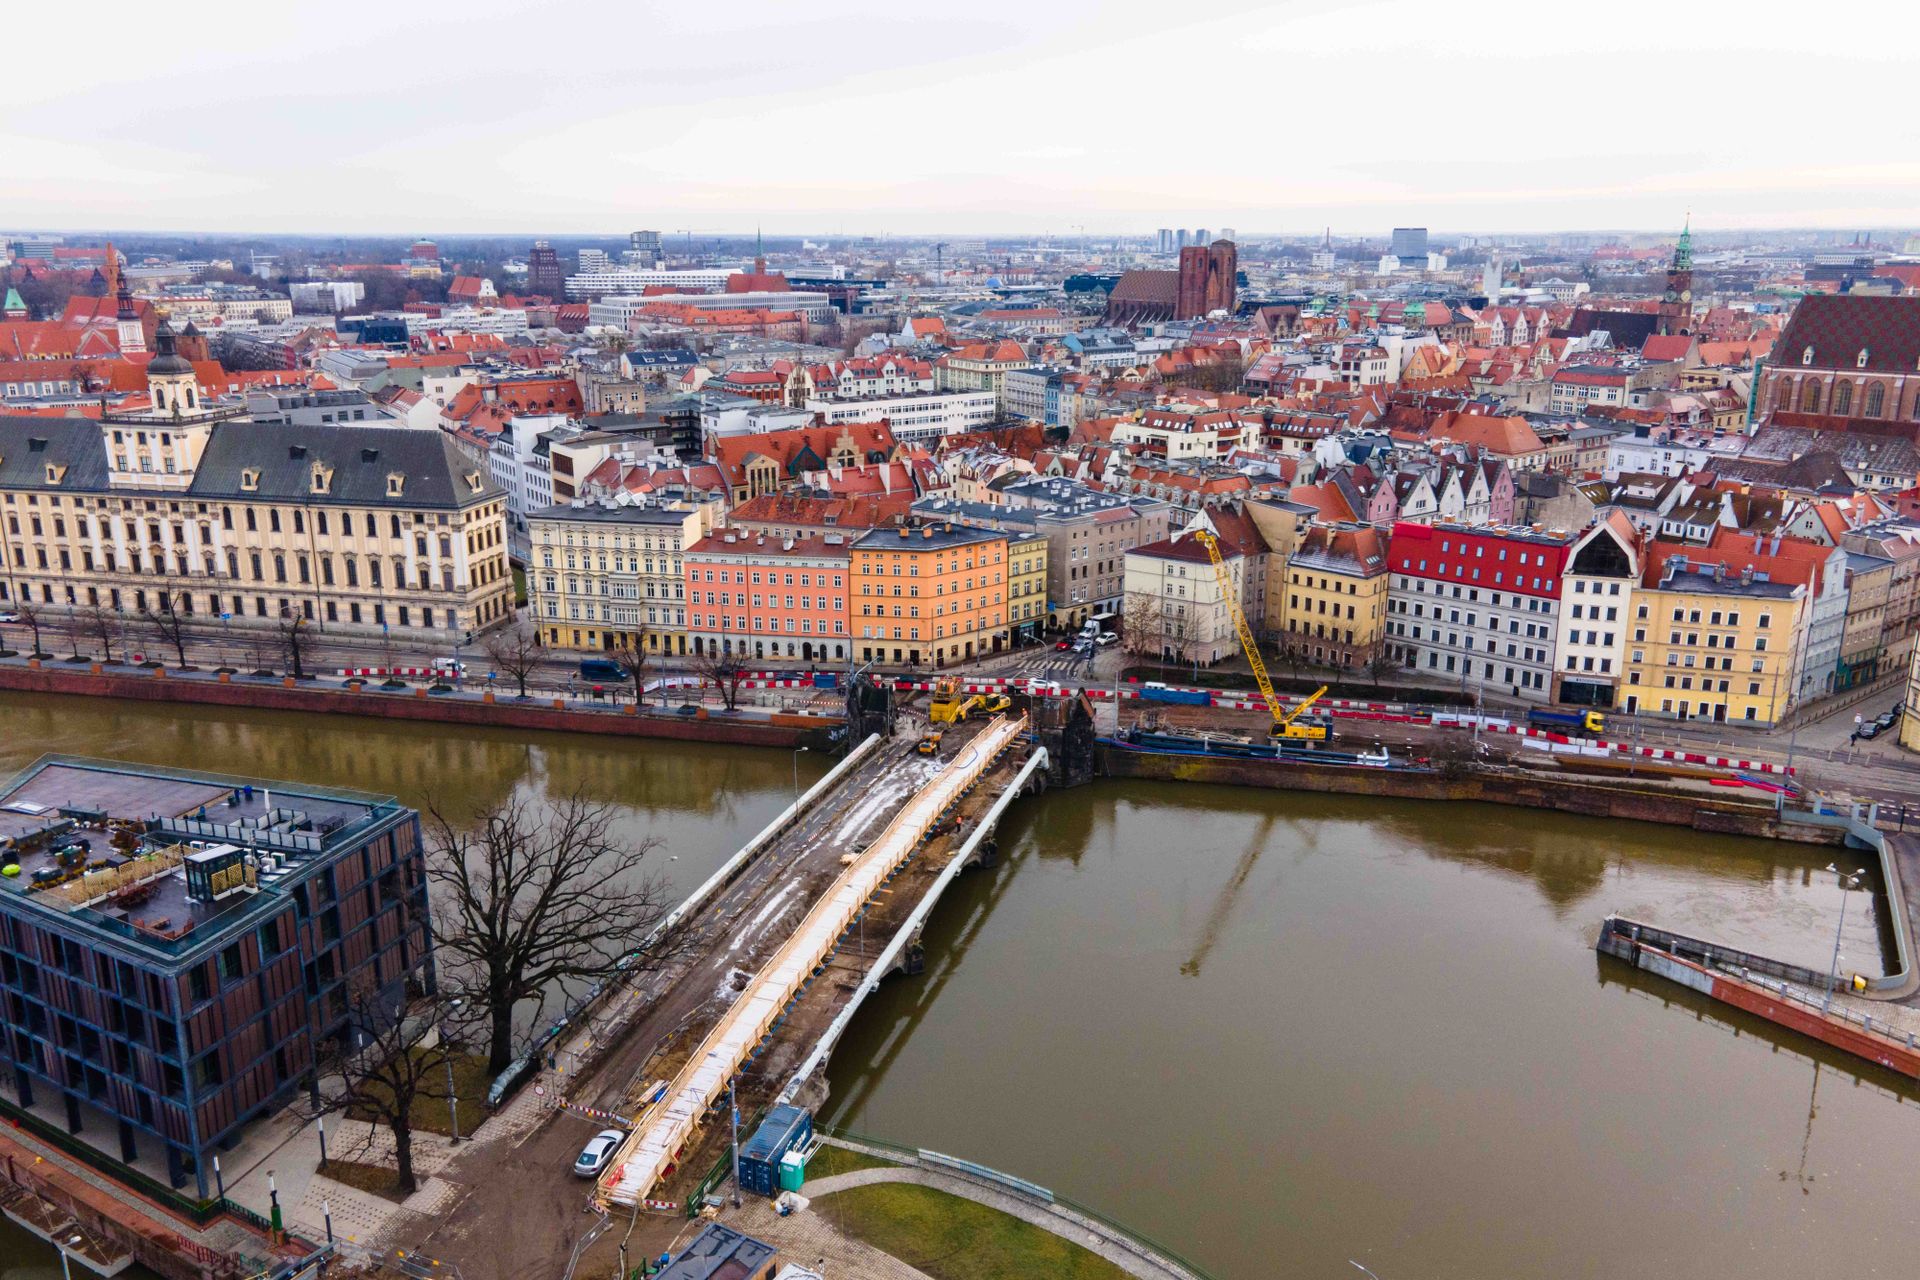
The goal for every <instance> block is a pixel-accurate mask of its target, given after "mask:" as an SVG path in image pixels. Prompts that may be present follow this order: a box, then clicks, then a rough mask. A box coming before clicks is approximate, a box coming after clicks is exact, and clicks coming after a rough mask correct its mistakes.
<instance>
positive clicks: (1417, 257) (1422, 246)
mask: <svg viewBox="0 0 1920 1280" xmlns="http://www.w3.org/2000/svg"><path fill="white" fill-rule="evenodd" d="M1388 252H1389V253H1391V254H1393V256H1394V257H1396V258H1398V259H1400V261H1402V262H1418V261H1424V260H1425V259H1426V256H1427V229H1426V228H1425V227H1395V228H1394V229H1393V247H1392V248H1391V249H1389V250H1388Z"/></svg>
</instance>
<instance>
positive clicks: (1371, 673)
mask: <svg viewBox="0 0 1920 1280" xmlns="http://www.w3.org/2000/svg"><path fill="white" fill-rule="evenodd" d="M1398 670H1400V663H1399V661H1398V660H1397V659H1396V658H1395V657H1394V656H1393V655H1392V654H1391V653H1388V652H1387V648H1386V646H1385V645H1381V646H1379V647H1378V648H1376V649H1375V650H1374V651H1373V654H1372V656H1371V657H1369V658H1368V659H1367V679H1368V680H1370V681H1372V682H1373V687H1374V688H1376V689H1378V688H1379V687H1380V686H1381V685H1383V684H1385V683H1386V681H1387V677H1388V676H1390V675H1392V674H1394V673H1395V672H1396V671H1398Z"/></svg>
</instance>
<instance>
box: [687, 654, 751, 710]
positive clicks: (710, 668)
mask: <svg viewBox="0 0 1920 1280" xmlns="http://www.w3.org/2000/svg"><path fill="white" fill-rule="evenodd" d="M693 669H694V671H695V672H697V673H698V674H699V676H700V678H701V679H702V680H705V681H708V682H709V683H711V684H712V685H713V687H714V688H716V689H718V690H719V691H720V700H721V702H722V703H724V704H725V706H726V708H727V710H729V711H732V710H734V708H735V707H736V706H737V705H738V704H739V702H740V685H741V683H742V682H743V681H745V680H746V678H747V668H746V665H745V664H744V663H742V662H741V661H740V659H739V657H738V656H736V655H734V654H732V653H703V654H701V655H700V656H699V657H697V658H695V659H694V660H693Z"/></svg>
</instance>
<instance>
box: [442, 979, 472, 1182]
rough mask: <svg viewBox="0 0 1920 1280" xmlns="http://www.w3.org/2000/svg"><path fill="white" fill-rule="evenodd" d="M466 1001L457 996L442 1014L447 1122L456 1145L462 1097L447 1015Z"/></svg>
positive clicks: (455, 1011)
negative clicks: (455, 1078)
mask: <svg viewBox="0 0 1920 1280" xmlns="http://www.w3.org/2000/svg"><path fill="white" fill-rule="evenodd" d="M464 1003H466V1002H465V1001H464V1000H463V999H462V998H461V997H459V996H455V997H454V998H453V999H452V1000H449V1001H448V1002H447V1006H446V1008H445V1009H444V1010H442V1011H441V1014H440V1056H441V1058H442V1059H444V1060H445V1062H446V1064H447V1123H448V1124H449V1125H451V1126H452V1128H453V1143H452V1145H454V1146H458V1145H459V1144H460V1099H459V1098H457V1097H455V1096H454V1092H453V1046H452V1045H451V1044H450V1043H449V1042H448V1040H447V1015H448V1014H449V1013H457V1012H459V1010H460V1006H461V1005H462V1004H464Z"/></svg>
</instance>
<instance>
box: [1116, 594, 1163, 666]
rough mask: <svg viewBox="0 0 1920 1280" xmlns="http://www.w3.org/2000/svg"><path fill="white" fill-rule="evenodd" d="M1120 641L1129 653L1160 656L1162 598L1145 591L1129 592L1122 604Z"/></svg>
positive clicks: (1142, 655)
mask: <svg viewBox="0 0 1920 1280" xmlns="http://www.w3.org/2000/svg"><path fill="white" fill-rule="evenodd" d="M1120 631H1121V636H1120V643H1121V644H1122V645H1124V646H1125V647H1126V650H1127V652H1128V653H1131V654H1135V655H1137V656H1139V657H1158V656H1159V653H1160V644H1161V640H1162V639H1163V637H1162V636H1161V626H1160V598H1159V597H1158V596H1150V595H1148V594H1146V593H1145V592H1144V591H1132V592H1128V593H1127V596H1126V600H1125V602H1124V603H1123V604H1122V605H1121V606H1120Z"/></svg>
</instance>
